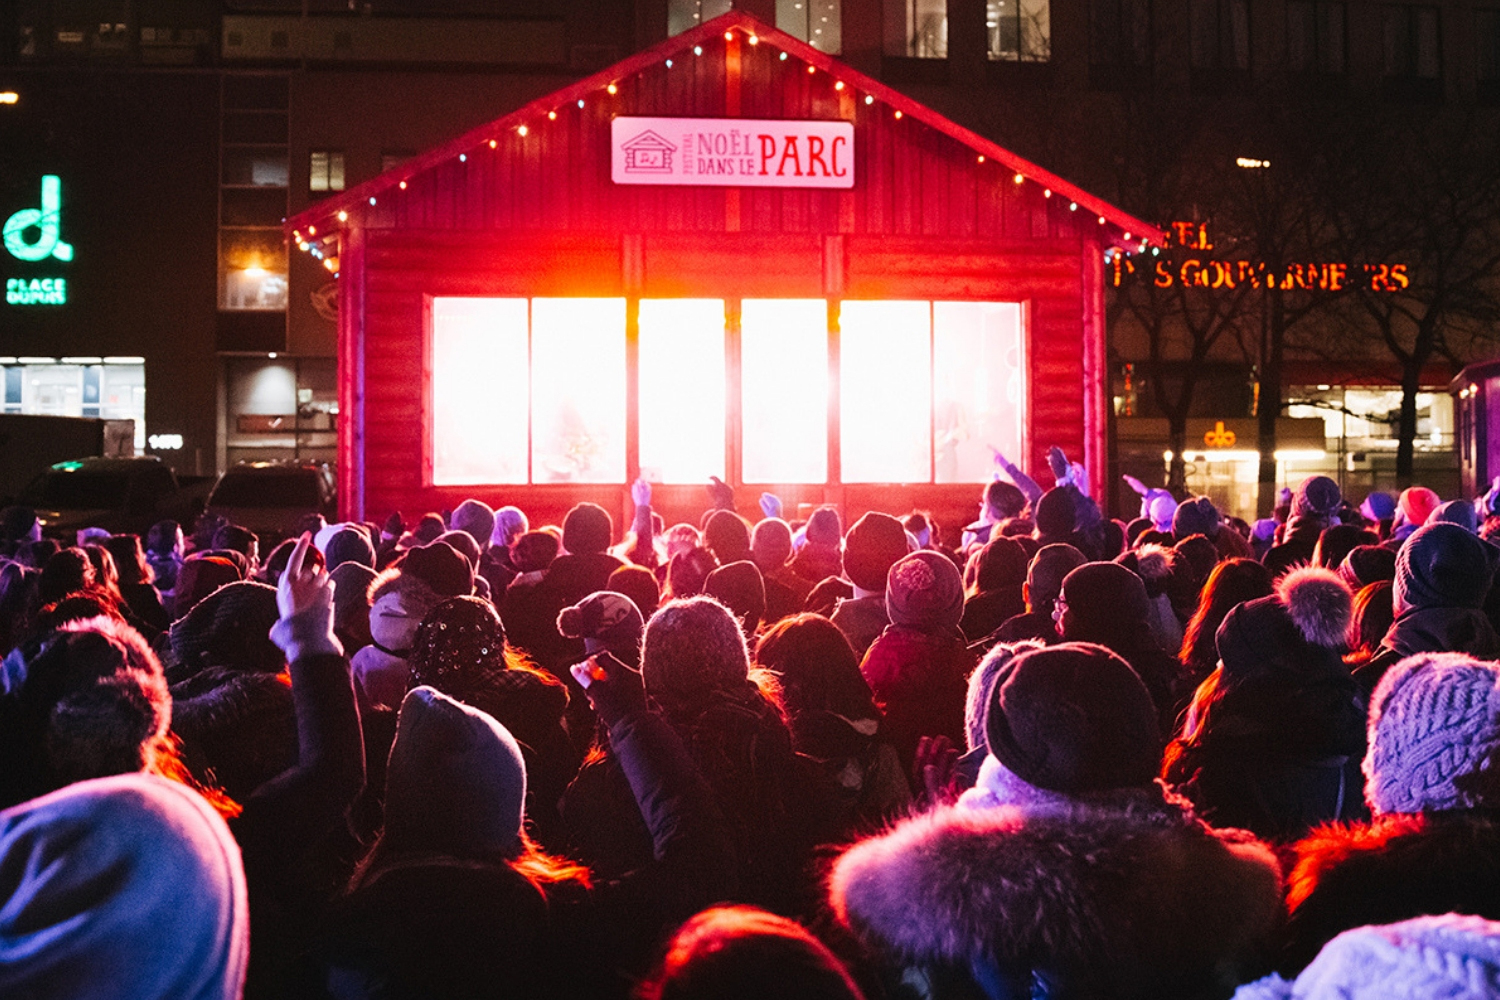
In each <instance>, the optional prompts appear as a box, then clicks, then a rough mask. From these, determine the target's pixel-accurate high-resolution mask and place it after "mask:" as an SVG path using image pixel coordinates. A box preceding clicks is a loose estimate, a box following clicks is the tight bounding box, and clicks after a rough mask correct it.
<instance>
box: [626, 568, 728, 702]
mask: <svg viewBox="0 0 1500 1000" xmlns="http://www.w3.org/2000/svg"><path fill="white" fill-rule="evenodd" d="M641 674H642V677H643V678H644V680H645V682H646V693H647V694H649V695H650V696H651V697H652V698H653V699H655V700H656V702H657V703H658V704H659V705H661V706H662V708H663V709H665V710H666V711H667V713H668V714H669V715H671V714H677V713H680V712H692V711H694V710H696V709H698V708H701V707H703V706H704V705H706V704H707V703H708V702H709V701H711V700H712V699H713V697H714V696H715V695H716V694H718V693H731V694H733V693H737V692H739V691H743V690H744V686H745V684H746V683H747V678H748V677H749V674H750V655H749V652H748V651H747V650H746V647H745V636H744V634H743V633H742V632H741V631H740V626H739V622H737V621H736V620H735V618H734V615H733V613H732V612H731V611H730V610H729V609H728V608H726V607H725V606H724V605H722V604H720V603H719V602H718V601H716V600H714V599H713V598H711V597H690V598H687V599H685V600H674V601H668V602H667V603H666V604H664V605H662V606H661V607H660V608H659V609H658V610H657V612H656V614H654V615H652V616H651V620H650V621H649V622H647V623H646V632H645V636H644V638H643V639H642V641H641Z"/></svg>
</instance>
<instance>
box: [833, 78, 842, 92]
mask: <svg viewBox="0 0 1500 1000" xmlns="http://www.w3.org/2000/svg"><path fill="white" fill-rule="evenodd" d="M833 89H834V90H843V89H844V81H843V80H839V81H838V82H837V83H835V84H834V85H833Z"/></svg>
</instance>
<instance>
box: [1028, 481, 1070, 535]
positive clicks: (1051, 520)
mask: <svg viewBox="0 0 1500 1000" xmlns="http://www.w3.org/2000/svg"><path fill="white" fill-rule="evenodd" d="M1032 519H1033V520H1034V521H1035V522H1036V537H1037V540H1038V541H1041V542H1055V541H1062V540H1064V539H1066V538H1067V537H1068V536H1069V535H1071V534H1072V533H1073V532H1074V531H1075V530H1077V528H1078V490H1077V488H1076V487H1073V486H1055V487H1053V488H1052V489H1050V490H1048V491H1047V492H1046V493H1043V494H1042V498H1041V499H1040V500H1038V501H1037V502H1036V511H1035V512H1034V515H1033V518H1032Z"/></svg>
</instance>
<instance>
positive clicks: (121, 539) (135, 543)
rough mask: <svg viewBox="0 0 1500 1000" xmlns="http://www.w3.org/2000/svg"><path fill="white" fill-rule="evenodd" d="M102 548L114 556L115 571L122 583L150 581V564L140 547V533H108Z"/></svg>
mask: <svg viewBox="0 0 1500 1000" xmlns="http://www.w3.org/2000/svg"><path fill="white" fill-rule="evenodd" d="M104 548H105V549H106V550H108V552H109V554H110V556H112V557H113V558H114V561H115V571H116V572H117V573H119V574H120V580H121V582H122V583H127V584H136V583H150V582H151V577H152V574H151V566H150V565H149V564H148V563H147V562H146V552H145V550H144V549H142V548H141V536H140V535H110V536H109V537H108V538H106V539H105V540H104Z"/></svg>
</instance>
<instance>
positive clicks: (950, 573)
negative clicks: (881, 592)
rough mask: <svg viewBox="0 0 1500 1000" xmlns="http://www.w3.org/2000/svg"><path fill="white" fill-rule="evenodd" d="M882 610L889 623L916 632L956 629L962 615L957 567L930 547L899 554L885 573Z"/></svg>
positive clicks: (962, 591) (961, 589) (962, 597)
mask: <svg viewBox="0 0 1500 1000" xmlns="http://www.w3.org/2000/svg"><path fill="white" fill-rule="evenodd" d="M885 613H886V615H887V616H888V617H889V618H890V620H891V623H892V624H893V625H905V626H908V627H910V628H914V629H918V630H920V631H925V632H936V631H941V630H944V629H953V628H956V627H957V626H958V623H959V621H960V620H962V618H963V614H964V582H963V577H962V576H961V575H960V574H959V572H958V567H957V566H954V565H953V562H952V561H951V560H950V559H949V558H948V557H947V556H945V555H942V554H941V553H938V552H933V551H931V550H930V549H922V550H921V551H918V552H913V553H911V554H909V555H907V556H905V557H903V558H902V559H901V560H900V561H899V562H897V563H896V564H895V565H894V566H892V567H891V569H890V572H889V573H887V574H886V581H885Z"/></svg>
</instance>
